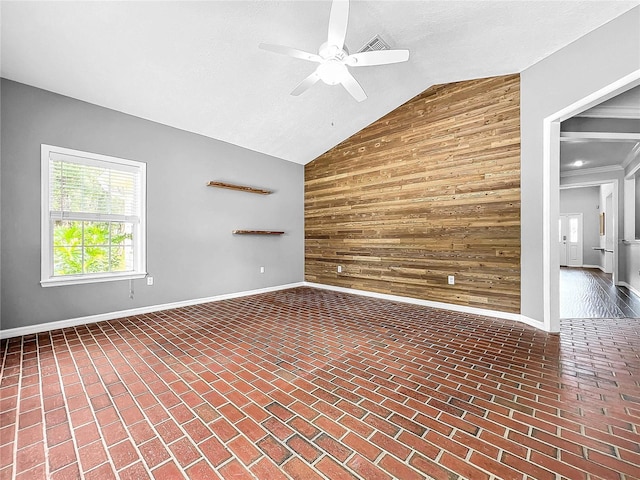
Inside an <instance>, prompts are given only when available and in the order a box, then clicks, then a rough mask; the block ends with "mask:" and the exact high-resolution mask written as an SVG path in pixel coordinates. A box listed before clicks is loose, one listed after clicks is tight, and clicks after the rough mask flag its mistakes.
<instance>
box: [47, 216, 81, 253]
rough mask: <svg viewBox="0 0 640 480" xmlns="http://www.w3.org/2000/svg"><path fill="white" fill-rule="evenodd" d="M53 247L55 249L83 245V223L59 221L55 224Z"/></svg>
mask: <svg viewBox="0 0 640 480" xmlns="http://www.w3.org/2000/svg"><path fill="white" fill-rule="evenodd" d="M53 245H54V246H55V247H73V246H79V245H82V222H69V221H66V220H57V221H56V222H55V223H54V224H53Z"/></svg>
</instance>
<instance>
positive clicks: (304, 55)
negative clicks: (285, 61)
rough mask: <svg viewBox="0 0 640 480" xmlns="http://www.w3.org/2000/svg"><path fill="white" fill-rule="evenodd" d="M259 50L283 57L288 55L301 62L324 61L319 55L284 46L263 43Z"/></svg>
mask: <svg viewBox="0 0 640 480" xmlns="http://www.w3.org/2000/svg"><path fill="white" fill-rule="evenodd" d="M258 48H261V49H262V50H267V51H269V52H274V53H279V54H281V55H287V56H289V57H294V58H299V59H301V60H309V61H310V62H318V63H320V62H321V61H322V58H320V56H319V55H316V54H315V53H309V52H304V51H302V50H298V49H297V48H291V47H285V46H284V45H273V44H271V43H261V44H260V45H258Z"/></svg>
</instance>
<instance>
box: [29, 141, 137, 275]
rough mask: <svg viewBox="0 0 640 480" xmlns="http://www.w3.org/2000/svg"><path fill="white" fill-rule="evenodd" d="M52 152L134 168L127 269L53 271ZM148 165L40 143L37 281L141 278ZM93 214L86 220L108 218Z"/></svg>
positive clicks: (102, 163) (105, 164) (101, 163)
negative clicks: (134, 209)
mask: <svg viewBox="0 0 640 480" xmlns="http://www.w3.org/2000/svg"><path fill="white" fill-rule="evenodd" d="M51 153H59V154H63V155H71V156H74V157H79V158H81V159H82V161H81V162H78V163H81V164H85V165H100V166H103V167H109V164H111V165H114V166H115V168H118V167H120V169H123V167H124V168H125V169H128V170H130V169H132V168H133V169H136V170H137V171H138V172H139V174H140V192H139V194H140V198H139V199H138V205H139V209H140V210H139V213H138V215H136V216H135V227H134V228H135V235H134V245H133V249H134V265H133V271H129V272H106V273H85V274H80V275H64V276H54V275H53V223H54V221H55V220H57V219H58V217H59V216H56V215H55V214H54V213H53V212H51V208H50V205H49V200H50V199H49V193H50V192H49V186H50V179H49V172H50V169H49V161H50V158H51ZM146 190H147V165H146V163H143V162H136V161H133V160H125V159H122V158H117V157H110V156H107V155H101V154H97V153H90V152H82V151H79V150H73V149H70V148H63V147H56V146H53V145H45V144H42V145H41V230H40V235H41V241H40V245H41V254H40V260H41V262H40V275H41V278H40V285H42V286H43V287H55V286H60V285H79V284H85V283H97V282H110V281H115V280H133V279H138V278H144V277H146V275H147V271H146V270H147V255H146V246H147V226H146V225H147V222H146V212H147V205H146V203H147V193H146ZM94 217H95V218H92V219H89V218H87V219H85V220H103V221H108V220H109V215H102V216H101V215H99V214H94Z"/></svg>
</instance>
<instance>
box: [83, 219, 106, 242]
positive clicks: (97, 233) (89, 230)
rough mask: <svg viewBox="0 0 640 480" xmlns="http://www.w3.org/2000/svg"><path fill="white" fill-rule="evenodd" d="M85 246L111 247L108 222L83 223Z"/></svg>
mask: <svg viewBox="0 0 640 480" xmlns="http://www.w3.org/2000/svg"><path fill="white" fill-rule="evenodd" d="M83 223H84V244H85V245H87V246H88V245H102V246H107V245H109V223H108V222H83Z"/></svg>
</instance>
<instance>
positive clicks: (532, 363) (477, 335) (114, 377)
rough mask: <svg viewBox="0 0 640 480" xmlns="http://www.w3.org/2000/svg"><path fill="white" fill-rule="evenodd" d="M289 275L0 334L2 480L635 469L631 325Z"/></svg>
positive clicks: (638, 364) (520, 474) (634, 330)
mask: <svg viewBox="0 0 640 480" xmlns="http://www.w3.org/2000/svg"><path fill="white" fill-rule="evenodd" d="M563 322H564V323H563V325H562V333H561V334H560V335H549V334H545V333H543V332H540V331H536V330H535V329H533V328H529V327H527V326H523V325H521V324H516V323H512V322H508V321H503V320H496V319H488V318H484V317H477V316H474V315H467V314H460V313H453V312H447V311H442V310H434V309H429V308H424V307H418V306H412V305H406V304H399V303H393V302H386V301H382V300H376V299H371V298H364V297H358V296H352V295H346V294H341V293H335V292H329V291H322V290H314V289H310V288H297V289H293V290H286V291H281V292H275V293H269V294H264V295H259V296H253V297H246V298H240V299H234V300H227V301H222V302H217V303H210V304H205V305H199V306H193V307H187V308H180V309H177V310H171V311H164V312H158V313H155V314H148V315H141V316H137V317H130V318H125V319H121V320H116V321H110V322H101V323H97V324H92V325H88V326H82V327H78V328H68V329H65V330H56V331H53V332H47V333H41V334H38V335H29V336H25V337H19V338H12V339H9V340H3V341H2V342H1V353H2V381H1V384H0V407H1V414H0V416H1V429H0V479H10V478H11V479H12V478H16V479H22V478H25V479H37V478H52V479H75V478H84V479H87V480H90V479H100V480H103V479H108V478H122V479H136V480H137V479H144V478H156V479H172V478H184V477H186V478H192V479H215V478H224V479H243V478H260V479H269V480H272V479H273V480H275V479H280V478H294V479H304V480H307V479H315V478H329V479H332V480H333V479H343V478H349V479H353V478H363V479H367V480H370V479H371V480H373V479H390V478H400V479H420V478H430V477H433V478H436V479H447V480H451V479H457V478H468V479H473V480H476V479H495V478H500V479H516V478H517V479H542V480H546V479H549V480H551V479H559V478H570V479H606V480H613V479H632V478H640V446H639V444H640V434H639V433H640V426H639V422H640V386H639V380H640V358H639V356H640V336H639V321H638V320H630V319H614V320H566V321H563Z"/></svg>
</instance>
